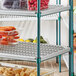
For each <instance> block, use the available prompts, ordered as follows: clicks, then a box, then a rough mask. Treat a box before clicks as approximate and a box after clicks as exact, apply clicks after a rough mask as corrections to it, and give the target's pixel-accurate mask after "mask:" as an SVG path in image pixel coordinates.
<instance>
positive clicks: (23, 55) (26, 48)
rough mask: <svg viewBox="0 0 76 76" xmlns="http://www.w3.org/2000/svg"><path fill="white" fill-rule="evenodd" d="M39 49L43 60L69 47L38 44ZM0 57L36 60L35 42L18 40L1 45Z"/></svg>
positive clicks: (66, 50)
mask: <svg viewBox="0 0 76 76" xmlns="http://www.w3.org/2000/svg"><path fill="white" fill-rule="evenodd" d="M40 50H41V51H40V52H41V61H45V60H48V59H51V58H53V57H56V56H58V55H61V54H64V53H67V52H69V51H70V48H69V47H66V48H64V47H62V46H57V45H49V44H40ZM0 57H1V58H11V59H18V60H26V61H33V62H36V58H37V44H35V43H26V42H19V43H18V44H16V45H7V46H4V45H1V48H0Z"/></svg>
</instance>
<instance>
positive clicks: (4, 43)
mask: <svg viewBox="0 0 76 76" xmlns="http://www.w3.org/2000/svg"><path fill="white" fill-rule="evenodd" d="M0 44H2V45H8V41H5V40H1V41H0Z"/></svg>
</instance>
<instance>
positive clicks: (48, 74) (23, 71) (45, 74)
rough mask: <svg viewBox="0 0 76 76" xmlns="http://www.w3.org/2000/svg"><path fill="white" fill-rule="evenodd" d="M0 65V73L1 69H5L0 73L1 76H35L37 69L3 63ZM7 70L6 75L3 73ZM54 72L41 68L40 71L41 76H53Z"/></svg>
mask: <svg viewBox="0 0 76 76" xmlns="http://www.w3.org/2000/svg"><path fill="white" fill-rule="evenodd" d="M0 64H1V66H0V72H1V71H2V70H3V69H5V70H4V72H3V73H2V74H1V73H0V74H1V75H3V76H6V74H8V75H9V76H12V73H15V76H16V74H20V75H17V76H25V75H27V76H37V68H36V67H31V66H24V65H18V64H11V63H3V62H0ZM8 67H9V68H8ZM7 69H9V72H8V73H6V72H5V71H6V70H7ZM13 70H14V71H13ZM12 71H13V72H12ZM10 72H11V73H10ZM54 72H55V71H54V70H51V69H46V68H41V69H40V74H41V76H54Z"/></svg>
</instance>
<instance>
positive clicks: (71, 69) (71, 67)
mask: <svg viewBox="0 0 76 76" xmlns="http://www.w3.org/2000/svg"><path fill="white" fill-rule="evenodd" d="M69 5H70V10H69V47H70V52H69V76H74V57H73V56H74V52H73V0H69Z"/></svg>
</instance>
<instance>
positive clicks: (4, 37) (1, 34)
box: [0, 26, 19, 45]
mask: <svg viewBox="0 0 76 76" xmlns="http://www.w3.org/2000/svg"><path fill="white" fill-rule="evenodd" d="M7 27H9V28H7ZM6 28H7V29H6ZM8 30H9V31H8ZM18 39H19V33H18V31H17V30H16V29H15V27H13V29H11V27H10V26H5V27H0V44H1V45H9V44H16V43H17V41H18Z"/></svg>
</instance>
